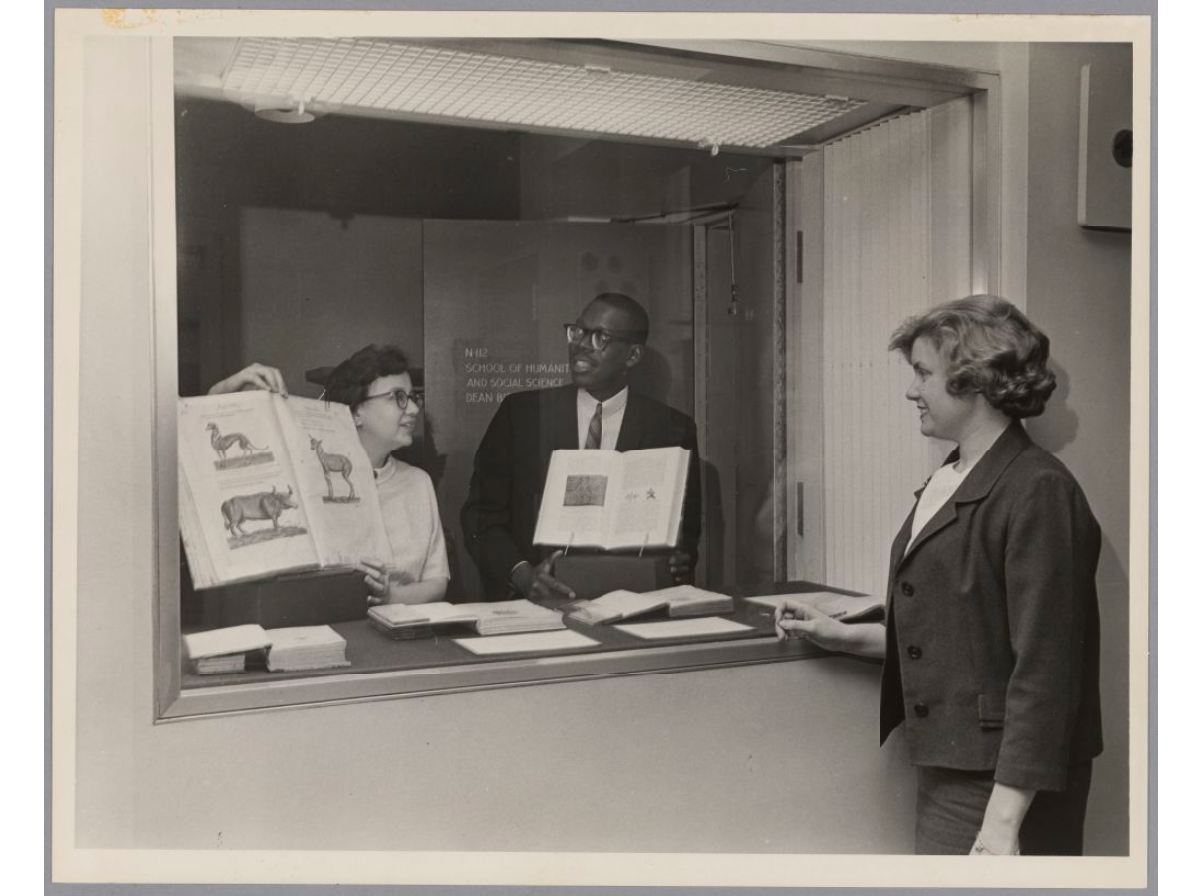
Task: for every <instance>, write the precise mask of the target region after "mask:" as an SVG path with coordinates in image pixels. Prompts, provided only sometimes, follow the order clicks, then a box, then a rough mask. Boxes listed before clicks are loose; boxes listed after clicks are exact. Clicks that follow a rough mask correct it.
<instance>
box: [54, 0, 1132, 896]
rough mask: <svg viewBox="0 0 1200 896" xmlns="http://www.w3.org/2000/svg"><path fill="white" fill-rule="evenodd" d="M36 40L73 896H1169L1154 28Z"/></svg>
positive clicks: (346, 22) (63, 879)
mask: <svg viewBox="0 0 1200 896" xmlns="http://www.w3.org/2000/svg"><path fill="white" fill-rule="evenodd" d="M54 16H55V33H54V47H55V60H54V84H53V95H54V110H55V132H54V172H55V175H54V206H53V209H54V275H53V278H54V280H53V283H54V311H55V316H54V331H53V336H54V349H55V350H54V396H53V397H54V402H53V415H54V439H55V454H54V461H55V462H54V504H53V512H54V530H53V532H54V570H53V579H52V593H53V602H52V607H51V615H52V623H53V626H52V641H51V642H50V646H51V648H52V652H53V657H52V663H53V707H52V708H53V743H52V753H51V759H52V763H53V766H52V776H53V788H52V793H51V795H50V803H49V810H50V811H51V812H52V814H53V821H52V825H51V828H52V832H53V843H52V845H53V856H52V860H51V861H50V871H49V873H50V877H51V879H52V880H53V881H54V882H56V883H63V884H70V883H113V884H130V885H133V884H197V883H203V884H216V885H232V886H231V888H230V890H229V891H230V892H234V891H235V890H234V889H233V886H236V885H240V886H252V885H257V884H287V885H300V884H319V885H335V884H337V885H342V886H351V885H355V884H361V885H371V884H388V885H414V886H433V885H451V886H468V885H483V884H492V885H501V886H505V887H522V888H529V887H535V886H542V887H551V888H553V887H565V886H587V885H592V886H622V887H665V886H672V887H747V886H754V887H773V888H783V889H787V888H797V889H799V888H804V887H813V886H825V887H835V886H837V887H846V886H852V887H878V888H884V887H886V888H898V887H905V888H926V887H928V888H933V887H952V888H957V887H972V886H974V887H979V886H1013V887H1037V888H1051V887H1065V886H1071V887H1096V888H1099V887H1110V888H1121V889H1138V888H1144V887H1146V885H1147V880H1148V875H1149V874H1150V856H1149V853H1150V849H1149V840H1148V837H1149V836H1150V835H1149V833H1148V831H1149V829H1150V826H1151V821H1150V818H1151V810H1150V802H1151V797H1152V790H1151V786H1152V779H1151V776H1150V774H1149V769H1148V763H1149V749H1150V748H1149V738H1150V736H1151V726H1150V723H1149V722H1148V719H1147V712H1148V701H1147V689H1148V681H1149V680H1150V676H1151V671H1152V670H1151V667H1150V664H1149V662H1148V656H1149V652H1148V651H1149V638H1150V629H1149V625H1150V617H1151V591H1150V572H1149V563H1150V559H1149V557H1150V543H1149V534H1150V530H1149V522H1148V521H1149V519H1150V516H1149V514H1150V510H1149V507H1150V447H1149V446H1150V435H1151V428H1150V419H1151V418H1150V408H1149V400H1148V390H1149V383H1150V363H1151V362H1150V351H1149V349H1150V336H1149V327H1150V310H1151V305H1150V253H1149V247H1150V239H1149V227H1150V160H1151V158H1152V153H1153V149H1154V148H1153V146H1152V145H1151V140H1150V136H1151V129H1150V114H1151V108H1150V97H1151V94H1150V75H1151V63H1152V58H1151V25H1152V20H1151V17H1150V16H1149V15H1147V14H1115V13H1114V14H1109V15H1095V16H1070V15H1055V14H1049V13H1047V14H1042V15H1024V16H1006V15H994V16H952V15H941V14H936V15H935V14H929V15H915V14H909V15H890V16H889V15H879V14H855V15H851V14H836V15H835V14H825V15H809V14H805V13H800V12H784V11H775V12H736V13H735V12H705V11H694V12H666V11H663V12H647V11H625V12H606V11H604V10H602V9H597V10H593V11H573V12H568V11H543V12H539V13H533V12H520V11H511V12H479V11H477V12H467V11H440V12H439V11H427V12H415V11H385V10H373V11H369V12H368V11H354V10H337V11H333V10H307V11H302V10H291V11H279V10H266V9H258V10H248V9H239V10H232V9H194V10H148V9H132V8H130V9H63V8H60V9H57V10H56V11H55V14H54ZM585 452H598V453H596V454H587V453H585ZM580 459H582V460H580ZM588 459H591V461H589V460H588ZM601 462H603V464H606V466H603V467H602V466H601ZM601 470H602V471H603V472H599V471H601ZM560 471H563V472H560ZM610 478H611V479H612V483H610V482H609V480H610ZM564 483H565V485H564ZM610 486H611V487H610ZM547 495H548V496H549V497H546V496H547ZM544 497H545V500H544ZM606 497H609V498H610V499H611V500H609V504H612V505H613V507H612V508H611V510H612V512H611V513H608V511H609V510H610V508H609V507H605V502H606ZM564 508H565V510H564ZM630 508H632V509H630ZM600 511H605V514H604V515H603V517H601V516H600V515H599V512H600ZM587 527H590V528H587ZM606 596H608V597H607V599H605V598H606ZM596 600H599V601H600V602H599V603H598V604H595V605H593V604H590V603H589V601H596ZM581 602H582V603H583V604H584V605H585V606H583V607H582V608H581ZM400 605H403V606H400ZM610 605H611V606H612V607H623V608H625V612H618V611H612V612H603V608H604V607H605V606H610ZM389 607H390V608H392V609H388V608H389ZM589 607H598V608H599V609H592V610H588V608H589ZM635 613H636V623H635V624H626V623H625V622H623V621H622V619H623V617H624V616H625V615H634V614H635ZM673 617H686V618H673Z"/></svg>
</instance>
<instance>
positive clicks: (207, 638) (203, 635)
mask: <svg viewBox="0 0 1200 896" xmlns="http://www.w3.org/2000/svg"><path fill="white" fill-rule="evenodd" d="M270 646H271V639H270V638H269V637H267V633H266V632H265V631H264V630H263V627H262V626H261V625H235V626H232V627H230V628H218V629H213V630H212V631H207V632H195V633H194V634H190V635H184V636H183V657H184V659H185V660H186V661H187V663H188V665H189V667H190V668H191V670H192V671H193V672H195V673H197V674H198V675H217V674H220V673H224V672H243V671H245V669H246V655H247V654H248V653H252V652H253V651H256V650H265V649H266V648H268V647H270Z"/></svg>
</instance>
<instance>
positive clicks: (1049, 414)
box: [1028, 360, 1079, 454]
mask: <svg viewBox="0 0 1200 896" xmlns="http://www.w3.org/2000/svg"><path fill="white" fill-rule="evenodd" d="M1050 369H1051V370H1052V371H1053V372H1054V376H1055V379H1056V380H1057V382H1058V386H1057V387H1056V388H1055V390H1054V394H1053V395H1051V396H1050V400H1049V401H1048V402H1046V410H1045V411H1044V412H1043V413H1042V415H1041V416H1039V417H1034V418H1033V419H1032V420H1030V421H1029V422H1028V430H1029V435H1030V436H1031V437H1032V438H1033V440H1034V441H1035V442H1037V443H1038V444H1039V445H1040V446H1041V447H1043V448H1045V449H1046V450H1047V451H1049V452H1050V453H1051V454H1058V453H1059V452H1060V451H1062V450H1063V449H1064V448H1066V447H1067V446H1068V445H1070V444H1072V443H1073V442H1074V441H1075V437H1076V435H1077V434H1078V433H1079V415H1078V414H1077V413H1075V410H1074V409H1073V408H1072V407H1071V405H1070V404H1069V398H1070V395H1071V377H1070V376H1068V375H1067V372H1066V371H1065V370H1064V369H1063V368H1062V367H1060V366H1059V365H1058V364H1057V363H1055V362H1054V361H1053V360H1052V361H1051V362H1050Z"/></svg>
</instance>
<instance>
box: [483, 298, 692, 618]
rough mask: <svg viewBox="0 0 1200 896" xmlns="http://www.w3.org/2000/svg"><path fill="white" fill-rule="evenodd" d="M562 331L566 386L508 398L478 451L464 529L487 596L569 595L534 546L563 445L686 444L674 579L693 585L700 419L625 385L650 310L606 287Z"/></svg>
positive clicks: (544, 598) (550, 559)
mask: <svg viewBox="0 0 1200 896" xmlns="http://www.w3.org/2000/svg"><path fill="white" fill-rule="evenodd" d="M566 330H567V341H568V345H569V361H570V370H571V380H572V384H571V385H569V386H559V387H557V388H552V389H541V390H537V391H532V392H517V393H514V394H512V395H509V396H508V397H507V398H505V399H504V401H503V402H501V404H500V407H499V409H497V411H496V415H495V417H493V418H492V422H491V424H490V425H489V426H488V428H487V432H486V433H485V434H484V437H483V441H482V442H480V444H479V450H478V451H477V452H476V454H475V470H474V473H473V474H472V476H471V488H470V493H469V495H468V497H467V502H466V504H464V505H463V509H462V525H463V532H464V534H465V535H466V545H467V550H468V552H469V553H470V554H471V557H472V558H473V559H474V560H475V563H476V565H477V566H478V567H479V570H480V572H481V573H482V575H483V587H484V594H485V596H486V597H487V598H488V599H489V600H501V599H504V598H509V597H513V596H523V597H527V598H529V599H531V600H534V601H538V602H542V603H555V602H558V601H561V600H569V599H572V598H573V597H574V593H573V592H572V591H571V589H570V588H569V587H568V586H567V585H565V584H564V583H563V582H561V581H559V580H558V579H556V578H555V577H554V561H555V560H556V559H557V558H558V557H559V556H560V555H561V554H562V552H561V551H555V552H553V553H550V552H548V551H546V550H543V549H541V548H535V547H534V545H533V532H534V528H535V527H536V526H537V518H538V509H539V507H540V505H541V500H542V489H543V488H544V486H545V483H546V470H547V468H548V466H549V464H550V454H551V452H553V451H554V450H556V449H559V448H567V449H578V448H609V449H616V450H618V451H629V450H633V449H639V448H668V447H680V448H687V449H689V450H690V451H691V452H692V455H691V464H690V467H689V469H688V478H687V493H686V496H685V499H684V506H683V520H682V524H681V526H680V536H679V545H678V546H677V548H676V550H675V551H674V552H673V553H672V555H671V575H672V578H674V580H675V581H676V582H684V581H689V580H690V579H691V575H692V570H693V568H694V566H695V563H696V556H697V546H698V544H699V541H700V525H701V507H700V457H699V452H698V450H697V442H696V424H695V423H694V422H692V419H691V418H690V417H688V416H687V415H686V414H684V413H682V412H680V411H677V410H675V409H674V408H670V407H668V406H667V405H665V404H663V403H661V402H659V401H655V400H654V399H652V398H648V397H646V396H644V395H638V394H637V393H634V392H631V391H630V390H629V387H628V385H627V383H628V378H629V372H630V371H631V370H632V369H633V368H634V367H635V366H636V365H637V363H638V362H639V361H640V360H641V359H642V355H643V352H644V351H645V345H646V339H647V337H648V336H649V333H650V320H649V317H648V316H647V314H646V310H645V309H644V308H643V307H642V306H641V305H640V304H638V303H637V302H636V301H634V300H633V299H631V298H630V297H629V296H626V295H622V294H620V293H603V294H601V295H599V296H597V297H596V298H595V299H593V300H592V301H591V302H590V303H589V304H588V306H587V307H586V308H585V309H584V310H583V313H582V314H580V315H579V318H578V319H577V320H576V322H575V323H574V324H568V325H567V327H566Z"/></svg>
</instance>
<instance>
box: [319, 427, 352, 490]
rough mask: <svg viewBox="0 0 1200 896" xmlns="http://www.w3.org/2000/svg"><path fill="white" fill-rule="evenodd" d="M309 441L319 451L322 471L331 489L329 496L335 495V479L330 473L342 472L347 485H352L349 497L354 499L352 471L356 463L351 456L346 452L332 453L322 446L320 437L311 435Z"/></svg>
mask: <svg viewBox="0 0 1200 896" xmlns="http://www.w3.org/2000/svg"><path fill="white" fill-rule="evenodd" d="M308 441H309V446H310V447H311V448H312V450H313V451H315V452H317V459H318V460H319V461H321V472H322V473H324V474H325V487H326V488H327V489H329V497H330V498H332V497H333V480H332V479H330V477H329V474H330V473H341V474H342V478H343V479H345V480H346V485H348V486H350V494H349V495H347V498H348V499H349V500H354V483H353V482H351V481H350V471H351V470H353V469H354V465H353V464H352V463H350V458H348V457H346V455H344V454H330V453H329V452H327V451H326V450H325V449H324V448H322V447H321V440H320V439H315V438H313V437H312V436H309V437H308Z"/></svg>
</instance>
